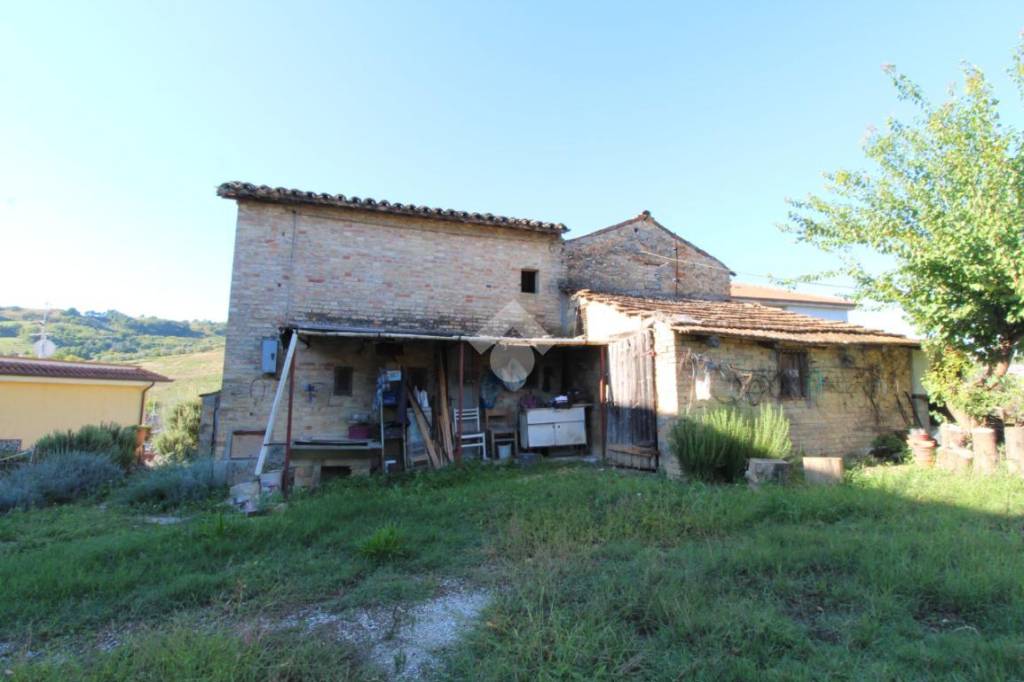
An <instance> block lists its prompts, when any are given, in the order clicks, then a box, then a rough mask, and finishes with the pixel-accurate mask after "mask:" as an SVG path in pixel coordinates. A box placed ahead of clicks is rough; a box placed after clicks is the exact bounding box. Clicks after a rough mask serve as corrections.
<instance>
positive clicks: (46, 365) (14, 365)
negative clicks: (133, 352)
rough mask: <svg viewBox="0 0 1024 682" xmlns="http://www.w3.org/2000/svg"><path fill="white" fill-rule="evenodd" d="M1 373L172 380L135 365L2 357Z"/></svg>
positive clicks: (50, 376)
mask: <svg viewBox="0 0 1024 682" xmlns="http://www.w3.org/2000/svg"><path fill="white" fill-rule="evenodd" d="M0 376H22V377H40V378H47V379H103V380H106V381H171V380H170V379H168V378H167V377H165V376H164V375H162V374H157V373H156V372H150V371H149V370H148V369H143V368H141V367H137V366H136V365H114V364H108V363H102V362H71V361H67V360H39V359H37V358H15V357H0Z"/></svg>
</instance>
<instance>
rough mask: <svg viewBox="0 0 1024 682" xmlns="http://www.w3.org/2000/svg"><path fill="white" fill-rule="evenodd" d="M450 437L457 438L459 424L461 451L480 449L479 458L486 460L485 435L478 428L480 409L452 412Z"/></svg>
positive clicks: (473, 408) (472, 408)
mask: <svg viewBox="0 0 1024 682" xmlns="http://www.w3.org/2000/svg"><path fill="white" fill-rule="evenodd" d="M452 417H453V419H452V436H453V437H454V438H458V435H459V424H461V425H462V449H463V450H464V451H465V450H466V449H467V448H480V458H481V459H487V434H486V433H485V432H484V431H483V429H481V428H480V408H479V407H471V408H467V409H464V410H460V409H458V408H455V409H453V410H452Z"/></svg>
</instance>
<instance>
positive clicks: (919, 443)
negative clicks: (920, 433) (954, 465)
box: [907, 437, 936, 469]
mask: <svg viewBox="0 0 1024 682" xmlns="http://www.w3.org/2000/svg"><path fill="white" fill-rule="evenodd" d="M907 444H908V445H909V446H910V451H911V453H913V455H914V464H916V465H917V466H919V467H922V468H924V469H931V468H932V467H934V466H935V449H936V444H935V441H934V440H932V439H931V438H930V437H929V438H927V439H924V438H910V439H909V441H908V443H907Z"/></svg>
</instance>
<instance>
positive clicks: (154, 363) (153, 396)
mask: <svg viewBox="0 0 1024 682" xmlns="http://www.w3.org/2000/svg"><path fill="white" fill-rule="evenodd" d="M137 364H139V365H141V366H142V367H145V368H146V369H148V370H151V371H153V372H157V373H158V374H163V375H164V376H166V377H168V378H170V379H174V381H173V382H171V383H166V382H165V383H158V384H156V385H155V386H153V388H151V389H149V392H148V393H147V394H146V400H147V401H148V402H157V403H159V404H160V406H161V410H163V411H164V412H165V413H166V411H167V410H169V409H170V408H171V407H173V406H174V405H176V404H177V403H180V402H183V401H185V400H191V399H192V398H195V397H196V396H198V395H199V394H200V393H209V392H210V391H216V390H218V389H219V388H220V381H221V373H222V372H223V370H224V347H223V346H222V347H220V348H218V349H216V350H211V351H204V352H202V353H188V354H185V355H165V356H162V357H158V358H151V359H149V360H141V361H138V362H137Z"/></svg>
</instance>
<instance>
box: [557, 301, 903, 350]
mask: <svg viewBox="0 0 1024 682" xmlns="http://www.w3.org/2000/svg"><path fill="white" fill-rule="evenodd" d="M575 296H576V298H579V299H582V300H584V301H594V302H596V303H604V304H607V305H610V306H612V307H613V308H615V309H616V310H618V311H620V312H622V313H625V314H627V315H636V316H650V317H659V318H662V319H664V320H665V321H667V322H668V323H669V324H670V325H671V326H672V328H673V329H676V330H678V331H680V332H684V333H689V334H716V335H719V336H732V337H740V338H749V339H763V340H771V341H787V342H793V343H803V344H814V345H833V344H838V345H848V344H895V345H901V346H909V347H915V348H916V347H917V346H919V345H920V344H919V343H918V342H917V341H915V340H913V339H910V338H907V337H906V336H900V335H899V334H891V333H889V332H883V331H878V330H874V329H867V328H865V327H861V326H860V325H856V324H849V323H848V322H834V321H831V320H822V319H819V318H817V317H810V316H808V315H800V314H798V313H791V312H789V311H786V310H780V309H779V308H770V307H768V306H763V305H758V304H756V303H739V302H736V301H707V300H703V299H694V298H684V299H652V298H639V297H635V296H620V295H613V294H601V293H596V292H592V291H588V290H583V291H578V292H576V294H575Z"/></svg>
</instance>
